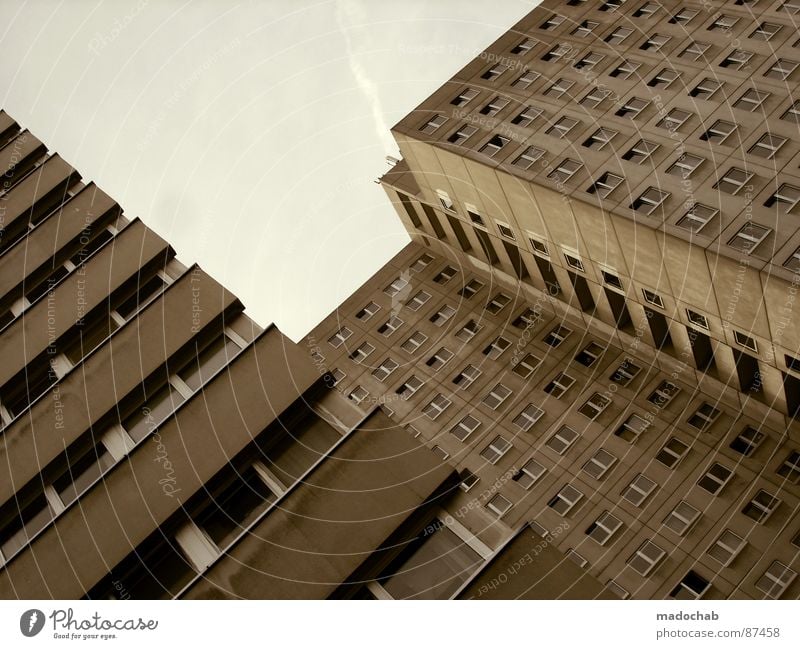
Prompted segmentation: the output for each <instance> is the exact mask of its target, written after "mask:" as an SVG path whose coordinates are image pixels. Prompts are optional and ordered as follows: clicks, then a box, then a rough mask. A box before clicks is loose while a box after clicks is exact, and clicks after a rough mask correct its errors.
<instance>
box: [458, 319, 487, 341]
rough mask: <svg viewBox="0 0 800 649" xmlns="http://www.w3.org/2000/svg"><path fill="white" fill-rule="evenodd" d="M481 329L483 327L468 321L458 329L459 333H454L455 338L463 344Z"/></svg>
mask: <svg viewBox="0 0 800 649" xmlns="http://www.w3.org/2000/svg"><path fill="white" fill-rule="evenodd" d="M481 329H483V325H479V324H478V323H477V322H475V321H474V320H470V321H469V322H467V324H465V325H464V326H463V327H462V328H461V329H459V331H458V332H457V333H456V338H458V339H459V340H461V341H463V342H465V343H466V342H469V341H470V340H472V338H473V337H474V336H475V334H477V333H478V332H479V331H480V330H481Z"/></svg>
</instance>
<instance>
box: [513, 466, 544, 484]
mask: <svg viewBox="0 0 800 649" xmlns="http://www.w3.org/2000/svg"><path fill="white" fill-rule="evenodd" d="M545 473H547V469H545V468H544V467H543V466H542V465H541V464H539V463H538V462H537V461H536V460H534V459H530V460H528V461H527V462H526V463H525V464H524V465H523V466H522V468H521V469H520V470H519V472H518V473H517V474H516V475H515V476H514V478H513V480H514V481H515V482H516V483H517V484H518V485H519V486H520V487H522V488H523V489H530V488H531V487H532V486H533V485H534V484H535V483H536V481H537V480H538V479H539V478H541V477H542V476H543V475H544V474H545Z"/></svg>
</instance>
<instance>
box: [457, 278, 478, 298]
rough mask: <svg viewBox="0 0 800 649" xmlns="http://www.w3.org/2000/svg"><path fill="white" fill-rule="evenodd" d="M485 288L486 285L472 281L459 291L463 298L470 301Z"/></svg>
mask: <svg viewBox="0 0 800 649" xmlns="http://www.w3.org/2000/svg"><path fill="white" fill-rule="evenodd" d="M483 287H484V283H483V282H481V281H480V280H477V279H471V280H469V281H468V282H467V283H466V284H464V286H463V287H461V289H460V290H459V291H458V293H459V295H461V297H463V298H466V299H467V300H468V299H470V298H471V297H472V296H473V295H475V294H476V293H477V292H478V291H480V290H481V289H482V288H483Z"/></svg>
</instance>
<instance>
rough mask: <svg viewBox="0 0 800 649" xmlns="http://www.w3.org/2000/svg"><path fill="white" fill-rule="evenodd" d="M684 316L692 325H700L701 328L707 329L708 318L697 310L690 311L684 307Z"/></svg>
mask: <svg viewBox="0 0 800 649" xmlns="http://www.w3.org/2000/svg"><path fill="white" fill-rule="evenodd" d="M686 318H687V319H688V320H689V322H691V323H692V324H693V325H695V326H697V327H700V328H702V329H706V330H707V329H708V320H707V319H706V317H705V316H704V315H702V314H700V313H698V312H697V311H692V310H691V309H686Z"/></svg>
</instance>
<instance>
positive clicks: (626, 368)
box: [609, 358, 642, 387]
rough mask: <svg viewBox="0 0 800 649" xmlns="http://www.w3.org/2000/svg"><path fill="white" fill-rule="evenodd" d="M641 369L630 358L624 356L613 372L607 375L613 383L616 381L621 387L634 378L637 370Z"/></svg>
mask: <svg viewBox="0 0 800 649" xmlns="http://www.w3.org/2000/svg"><path fill="white" fill-rule="evenodd" d="M641 371H642V368H641V367H639V366H638V365H637V364H636V363H634V362H633V361H632V360H631V359H630V358H626V359H625V360H624V361H622V364H620V365H619V366H618V367H617V369H616V370H614V373H613V374H612V375H611V376H610V377H609V378H610V379H611V380H612V381H614V383H617V384H619V385H621V386H623V387H625V386H627V385H629V384H630V382H631V381H633V379H635V378H636V377H637V376H638V375H639V372H641Z"/></svg>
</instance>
